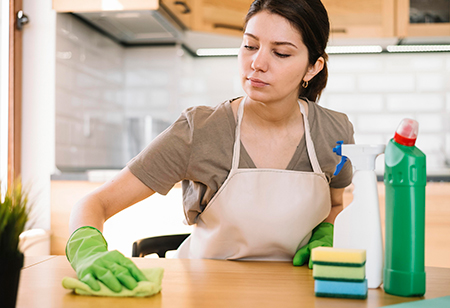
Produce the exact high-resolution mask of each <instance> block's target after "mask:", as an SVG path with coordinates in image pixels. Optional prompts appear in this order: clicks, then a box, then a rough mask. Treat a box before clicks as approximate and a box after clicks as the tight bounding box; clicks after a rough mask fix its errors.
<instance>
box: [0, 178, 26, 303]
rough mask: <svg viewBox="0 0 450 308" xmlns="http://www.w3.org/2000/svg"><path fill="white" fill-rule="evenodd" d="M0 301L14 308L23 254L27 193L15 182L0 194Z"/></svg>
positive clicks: (18, 182)
mask: <svg viewBox="0 0 450 308" xmlns="http://www.w3.org/2000/svg"><path fill="white" fill-rule="evenodd" d="M0 199H1V200H0V298H1V306H2V307H5V308H10V307H12V308H14V307H15V305H16V298H17V289H18V288H19V278H20V271H21V269H22V267H23V253H22V252H21V251H20V249H19V235H20V234H21V233H22V232H23V231H24V229H25V225H26V223H27V221H28V219H29V213H30V211H29V207H28V206H27V204H28V194H27V193H26V192H24V191H23V188H22V185H21V184H20V181H16V182H15V183H14V184H13V185H12V186H11V187H10V188H8V190H7V191H6V193H5V194H4V195H3V193H1V192H0Z"/></svg>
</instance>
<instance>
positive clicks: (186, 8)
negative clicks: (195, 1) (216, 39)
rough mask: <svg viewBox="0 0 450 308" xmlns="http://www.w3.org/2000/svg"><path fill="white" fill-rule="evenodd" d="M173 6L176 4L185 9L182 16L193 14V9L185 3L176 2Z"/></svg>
mask: <svg viewBox="0 0 450 308" xmlns="http://www.w3.org/2000/svg"><path fill="white" fill-rule="evenodd" d="M173 4H175V5H181V6H183V7H184V11H183V12H181V14H188V13H190V12H191V9H190V8H189V6H188V5H187V3H186V2H184V1H175V2H174V3H173Z"/></svg>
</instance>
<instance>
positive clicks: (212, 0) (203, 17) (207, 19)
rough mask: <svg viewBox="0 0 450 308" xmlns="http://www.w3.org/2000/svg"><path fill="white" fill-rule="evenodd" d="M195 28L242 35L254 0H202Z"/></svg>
mask: <svg viewBox="0 0 450 308" xmlns="http://www.w3.org/2000/svg"><path fill="white" fill-rule="evenodd" d="M200 2H201V4H200V5H198V9H199V11H200V12H199V15H198V18H197V19H196V21H195V23H194V25H193V30H197V31H205V32H214V33H221V34H229V35H236V36H241V35H242V30H243V26H244V19H245V15H246V14H247V11H248V9H249V7H250V4H251V3H252V2H253V0H226V1H224V0H201V1H200Z"/></svg>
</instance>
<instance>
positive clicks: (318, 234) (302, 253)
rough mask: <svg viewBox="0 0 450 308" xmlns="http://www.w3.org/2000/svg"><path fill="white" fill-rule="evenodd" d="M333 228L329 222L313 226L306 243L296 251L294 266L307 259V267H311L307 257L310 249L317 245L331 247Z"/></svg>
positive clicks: (303, 262)
mask: <svg viewBox="0 0 450 308" xmlns="http://www.w3.org/2000/svg"><path fill="white" fill-rule="evenodd" d="M333 228H334V226H333V225H332V224H330V223H329V222H322V223H321V224H319V225H318V226H317V227H315V228H314V229H313V231H312V235H311V239H310V240H309V242H308V244H306V245H305V246H303V247H302V248H300V249H299V250H298V251H297V253H296V254H295V256H294V259H293V260H292V263H293V264H294V265H295V266H301V265H303V264H305V262H306V261H308V259H309V263H308V266H309V268H312V266H313V264H312V260H311V258H310V257H309V255H310V254H311V250H312V249H313V248H316V247H319V246H324V247H333Z"/></svg>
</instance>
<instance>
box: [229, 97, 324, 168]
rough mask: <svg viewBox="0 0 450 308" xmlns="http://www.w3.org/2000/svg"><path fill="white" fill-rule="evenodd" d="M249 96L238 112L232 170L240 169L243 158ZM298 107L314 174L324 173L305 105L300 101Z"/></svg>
mask: <svg viewBox="0 0 450 308" xmlns="http://www.w3.org/2000/svg"><path fill="white" fill-rule="evenodd" d="M246 98H247V96H244V98H243V99H242V102H241V103H240V104H239V108H238V111H237V121H236V131H235V137H234V148H233V161H232V164H231V169H232V170H234V169H238V167H239V158H240V156H241V138H240V136H241V123H242V118H243V116H244V104H245V100H246ZM298 105H299V106H300V112H301V113H302V115H303V123H304V124H303V125H304V130H305V140H306V149H307V153H308V156H309V161H310V162H311V166H312V168H313V171H314V173H320V174H321V173H322V169H321V168H320V165H319V161H318V160H317V155H316V150H315V148H314V143H313V141H312V139H311V133H310V130H309V122H308V117H307V116H306V111H305V107H304V106H303V104H302V103H301V102H300V100H299V101H298Z"/></svg>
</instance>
